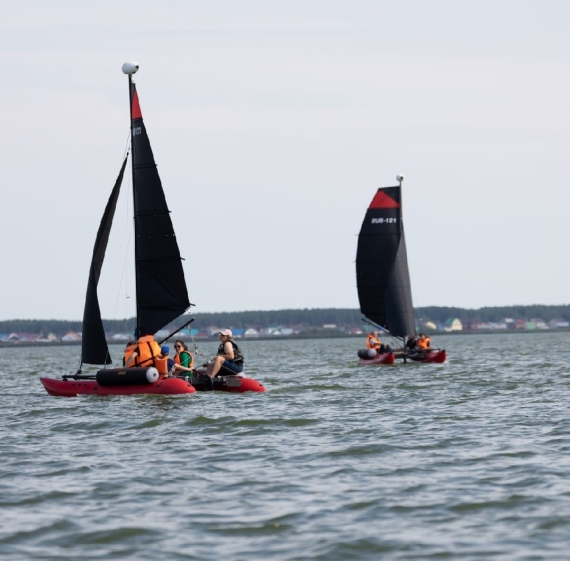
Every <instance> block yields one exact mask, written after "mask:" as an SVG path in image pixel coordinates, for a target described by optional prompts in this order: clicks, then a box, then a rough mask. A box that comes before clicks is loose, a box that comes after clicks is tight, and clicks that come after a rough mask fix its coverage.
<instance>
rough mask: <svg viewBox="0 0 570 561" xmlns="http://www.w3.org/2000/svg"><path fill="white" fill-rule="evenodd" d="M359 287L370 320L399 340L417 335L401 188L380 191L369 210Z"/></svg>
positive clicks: (358, 265)
mask: <svg viewBox="0 0 570 561" xmlns="http://www.w3.org/2000/svg"><path fill="white" fill-rule="evenodd" d="M356 284H357V288H358V299H359V302H360V311H361V312H362V314H363V315H364V316H365V317H366V318H367V319H368V320H370V321H371V322H373V323H375V324H376V325H379V326H380V327H382V328H384V329H386V330H387V331H389V332H390V333H391V334H392V335H395V336H397V337H406V336H408V335H415V320H414V309H413V303H412V290H411V284H410V273H409V269H408V258H407V252H406V241H405V236H404V226H403V223H402V203H401V188H400V186H396V187H384V188H381V189H378V191H377V193H376V194H375V196H374V198H373V199H372V202H371V203H370V206H369V207H368V210H367V212H366V215H365V217H364V221H363V223H362V227H361V229H360V234H359V236H358V249H357V253H356Z"/></svg>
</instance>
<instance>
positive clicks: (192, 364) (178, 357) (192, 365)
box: [174, 351, 194, 368]
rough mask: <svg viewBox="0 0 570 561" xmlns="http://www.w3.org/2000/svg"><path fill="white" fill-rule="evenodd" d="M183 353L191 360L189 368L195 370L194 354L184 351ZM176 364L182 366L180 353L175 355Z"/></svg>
mask: <svg viewBox="0 0 570 561" xmlns="http://www.w3.org/2000/svg"><path fill="white" fill-rule="evenodd" d="M182 352H183V353H186V354H187V355H188V356H189V357H190V360H189V362H188V368H194V357H193V356H192V353H191V352H189V351H182ZM174 363H175V364H182V363H181V362H180V353H176V354H175V355H174Z"/></svg>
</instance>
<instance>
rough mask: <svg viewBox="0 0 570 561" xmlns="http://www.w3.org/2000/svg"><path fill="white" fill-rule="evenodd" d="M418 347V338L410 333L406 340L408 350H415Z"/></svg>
mask: <svg viewBox="0 0 570 561" xmlns="http://www.w3.org/2000/svg"><path fill="white" fill-rule="evenodd" d="M417 348H418V340H417V339H416V336H415V335H410V336H409V337H408V340H407V341H406V350H408V351H415V350H417Z"/></svg>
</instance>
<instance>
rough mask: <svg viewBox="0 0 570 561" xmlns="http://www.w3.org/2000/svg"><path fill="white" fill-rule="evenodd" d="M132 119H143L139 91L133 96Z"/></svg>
mask: <svg viewBox="0 0 570 561" xmlns="http://www.w3.org/2000/svg"><path fill="white" fill-rule="evenodd" d="M132 119H133V120H134V119H142V113H141V106H140V105H139V94H137V90H135V93H134V95H133V115H132Z"/></svg>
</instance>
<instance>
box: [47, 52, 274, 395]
mask: <svg viewBox="0 0 570 561" xmlns="http://www.w3.org/2000/svg"><path fill="white" fill-rule="evenodd" d="M138 69H139V65H138V64H137V63H134V62H126V63H125V64H123V67H122V70H123V73H125V74H126V75H127V76H128V80H129V104H130V128H131V135H130V138H131V167H132V188H133V201H134V228H135V271H136V275H135V276H136V308H137V327H136V333H137V334H140V335H141V336H142V338H139V341H138V342H139V347H140V346H141V344H144V345H146V344H147V341H146V339H147V338H149V339H153V337H152V335H153V334H154V333H156V332H157V331H159V330H160V329H162V328H163V327H164V326H166V325H168V324H169V323H170V322H171V321H173V320H175V319H177V318H178V317H180V316H181V315H183V314H184V313H185V312H186V311H187V310H188V309H189V308H190V306H191V304H190V300H189V297H188V289H187V286H186V280H185V277H184V270H183V268H182V258H181V256H180V251H179V248H178V242H177V240H176V235H175V233H174V228H173V226H172V221H171V219H170V211H169V210H168V206H167V204H166V198H165V195H164V191H163V188H162V183H161V181H160V177H159V175H158V170H157V167H156V163H155V161H154V155H153V152H152V149H151V146H150V141H149V137H148V134H147V131H146V128H145V124H144V121H143V117H142V112H141V108H140V103H139V97H138V94H137V89H136V85H135V83H134V81H133V75H134V74H135V73H136V72H137V71H138ZM127 161H128V152H127V155H126V156H125V158H124V160H123V164H122V166H121V170H120V172H119V175H118V177H117V180H116V182H115V185H114V187H113V190H112V192H111V196H110V197H109V200H108V202H107V206H106V208H105V212H104V213H103V218H102V219H101V224H100V226H99V230H98V232H97V237H96V241H95V246H94V249H93V257H92V260H91V268H90V271H89V280H88V283H87V294H86V298H85V308H84V313H83V333H82V343H81V360H80V365H79V369H78V371H77V372H76V373H75V374H71V375H63V377H62V379H53V378H41V382H42V384H43V385H44V387H45V389H46V390H47V392H48V393H49V394H51V395H57V396H67V397H72V396H76V395H79V394H92V395H131V394H163V395H172V394H190V393H194V392H195V391H196V389H205V387H206V385H205V384H204V381H203V380H202V381H201V380H200V378H199V377H198V376H194V377H192V378H188V379H186V378H182V377H168V376H167V359H166V358H163V357H161V356H160V355H158V353H153V352H151V353H150V355H151V360H150V362H149V364H147V365H144V366H139V367H135V368H103V369H102V370H99V371H98V372H96V373H95V374H83V373H82V366H83V365H84V364H89V365H105V366H108V365H110V364H112V360H111V356H110V353H109V347H108V345H107V340H106V337H105V330H104V328H103V321H102V318H101V311H100V307H99V299H98V295H97V285H98V283H99V277H100V275H101V268H102V266H103V261H104V258H105V252H106V249H107V243H108V240H109V234H110V231H111V226H112V223H113V217H114V215H115V209H116V206H117V200H118V197H119V192H120V189H121V184H122V181H123V176H124V174H125V168H126V166H127ZM190 321H192V320H190ZM188 323H190V322H188ZM186 325H187V324H186ZM149 342H150V341H149ZM153 342H154V341H153ZM154 345H156V342H154ZM192 380H194V381H195V382H196V383H195V384H192ZM213 386H214V389H216V390H221V391H229V392H240V393H241V392H245V391H265V388H264V387H263V386H262V385H261V384H259V383H258V382H256V381H255V380H253V379H251V378H242V377H240V376H221V377H219V379H216V380H214V384H213Z"/></svg>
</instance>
